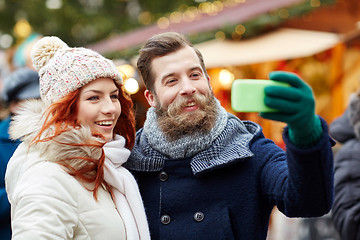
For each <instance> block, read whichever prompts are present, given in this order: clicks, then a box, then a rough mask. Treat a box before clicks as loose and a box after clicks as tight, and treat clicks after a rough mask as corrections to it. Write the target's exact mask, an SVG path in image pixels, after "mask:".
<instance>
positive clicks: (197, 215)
mask: <svg viewBox="0 0 360 240" xmlns="http://www.w3.org/2000/svg"><path fill="white" fill-rule="evenodd" d="M204 217H205V216H204V214H203V213H202V212H196V213H195V214H194V219H195V221H197V222H201V221H202V220H204Z"/></svg>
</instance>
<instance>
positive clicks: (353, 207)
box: [332, 139, 360, 240]
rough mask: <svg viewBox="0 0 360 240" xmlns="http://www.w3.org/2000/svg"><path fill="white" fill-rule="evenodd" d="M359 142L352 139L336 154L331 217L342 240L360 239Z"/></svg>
mask: <svg viewBox="0 0 360 240" xmlns="http://www.w3.org/2000/svg"><path fill="white" fill-rule="evenodd" d="M359 148H360V142H359V141H358V140H356V139H353V140H351V141H349V142H347V143H345V144H344V145H343V147H342V148H341V149H340V150H339V151H338V152H337V155H336V161H335V202H334V207H333V211H332V217H333V221H334V225H335V228H336V229H337V230H338V232H339V234H340V236H341V237H342V239H346V240H352V239H354V240H355V239H360V180H359V179H360V171H359V169H360V152H359Z"/></svg>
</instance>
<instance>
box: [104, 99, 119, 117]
mask: <svg viewBox="0 0 360 240" xmlns="http://www.w3.org/2000/svg"><path fill="white" fill-rule="evenodd" d="M115 111H116V106H115V103H114V101H112V99H111V98H109V99H106V100H105V101H104V104H103V106H102V112H103V113H104V114H113V113H115Z"/></svg>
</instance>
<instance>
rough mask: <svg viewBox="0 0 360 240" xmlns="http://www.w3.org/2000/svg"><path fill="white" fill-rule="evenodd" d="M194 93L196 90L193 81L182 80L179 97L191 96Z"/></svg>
mask: <svg viewBox="0 0 360 240" xmlns="http://www.w3.org/2000/svg"><path fill="white" fill-rule="evenodd" d="M195 92H196V88H195V86H194V83H193V81H191V80H190V79H187V78H184V79H183V80H182V85H181V91H180V94H181V95H191V94H194V93H195Z"/></svg>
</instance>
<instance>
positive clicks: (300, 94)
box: [260, 71, 323, 148]
mask: <svg viewBox="0 0 360 240" xmlns="http://www.w3.org/2000/svg"><path fill="white" fill-rule="evenodd" d="M269 78H270V79H271V80H274V81H279V82H284V83H288V84H289V85H290V86H291V87H280V86H267V87H266V88H265V100H264V101H265V105H267V106H268V107H271V108H274V109H277V110H278V111H277V112H262V113H260V116H262V117H263V118H267V119H271V120H275V121H281V122H285V123H287V124H288V127H289V137H290V141H291V142H293V143H294V144H295V145H296V146H298V147H301V148H307V147H311V146H313V145H314V144H316V143H317V142H318V140H319V139H320V137H321V134H322V132H323V129H322V127H321V122H320V119H319V117H318V116H317V115H316V114H315V99H314V96H313V93H312V90H311V87H310V86H309V85H307V84H306V83H305V82H303V81H302V80H301V79H300V78H299V77H298V76H297V75H296V74H294V73H289V72H281V71H276V72H272V73H270V75H269Z"/></svg>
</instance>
